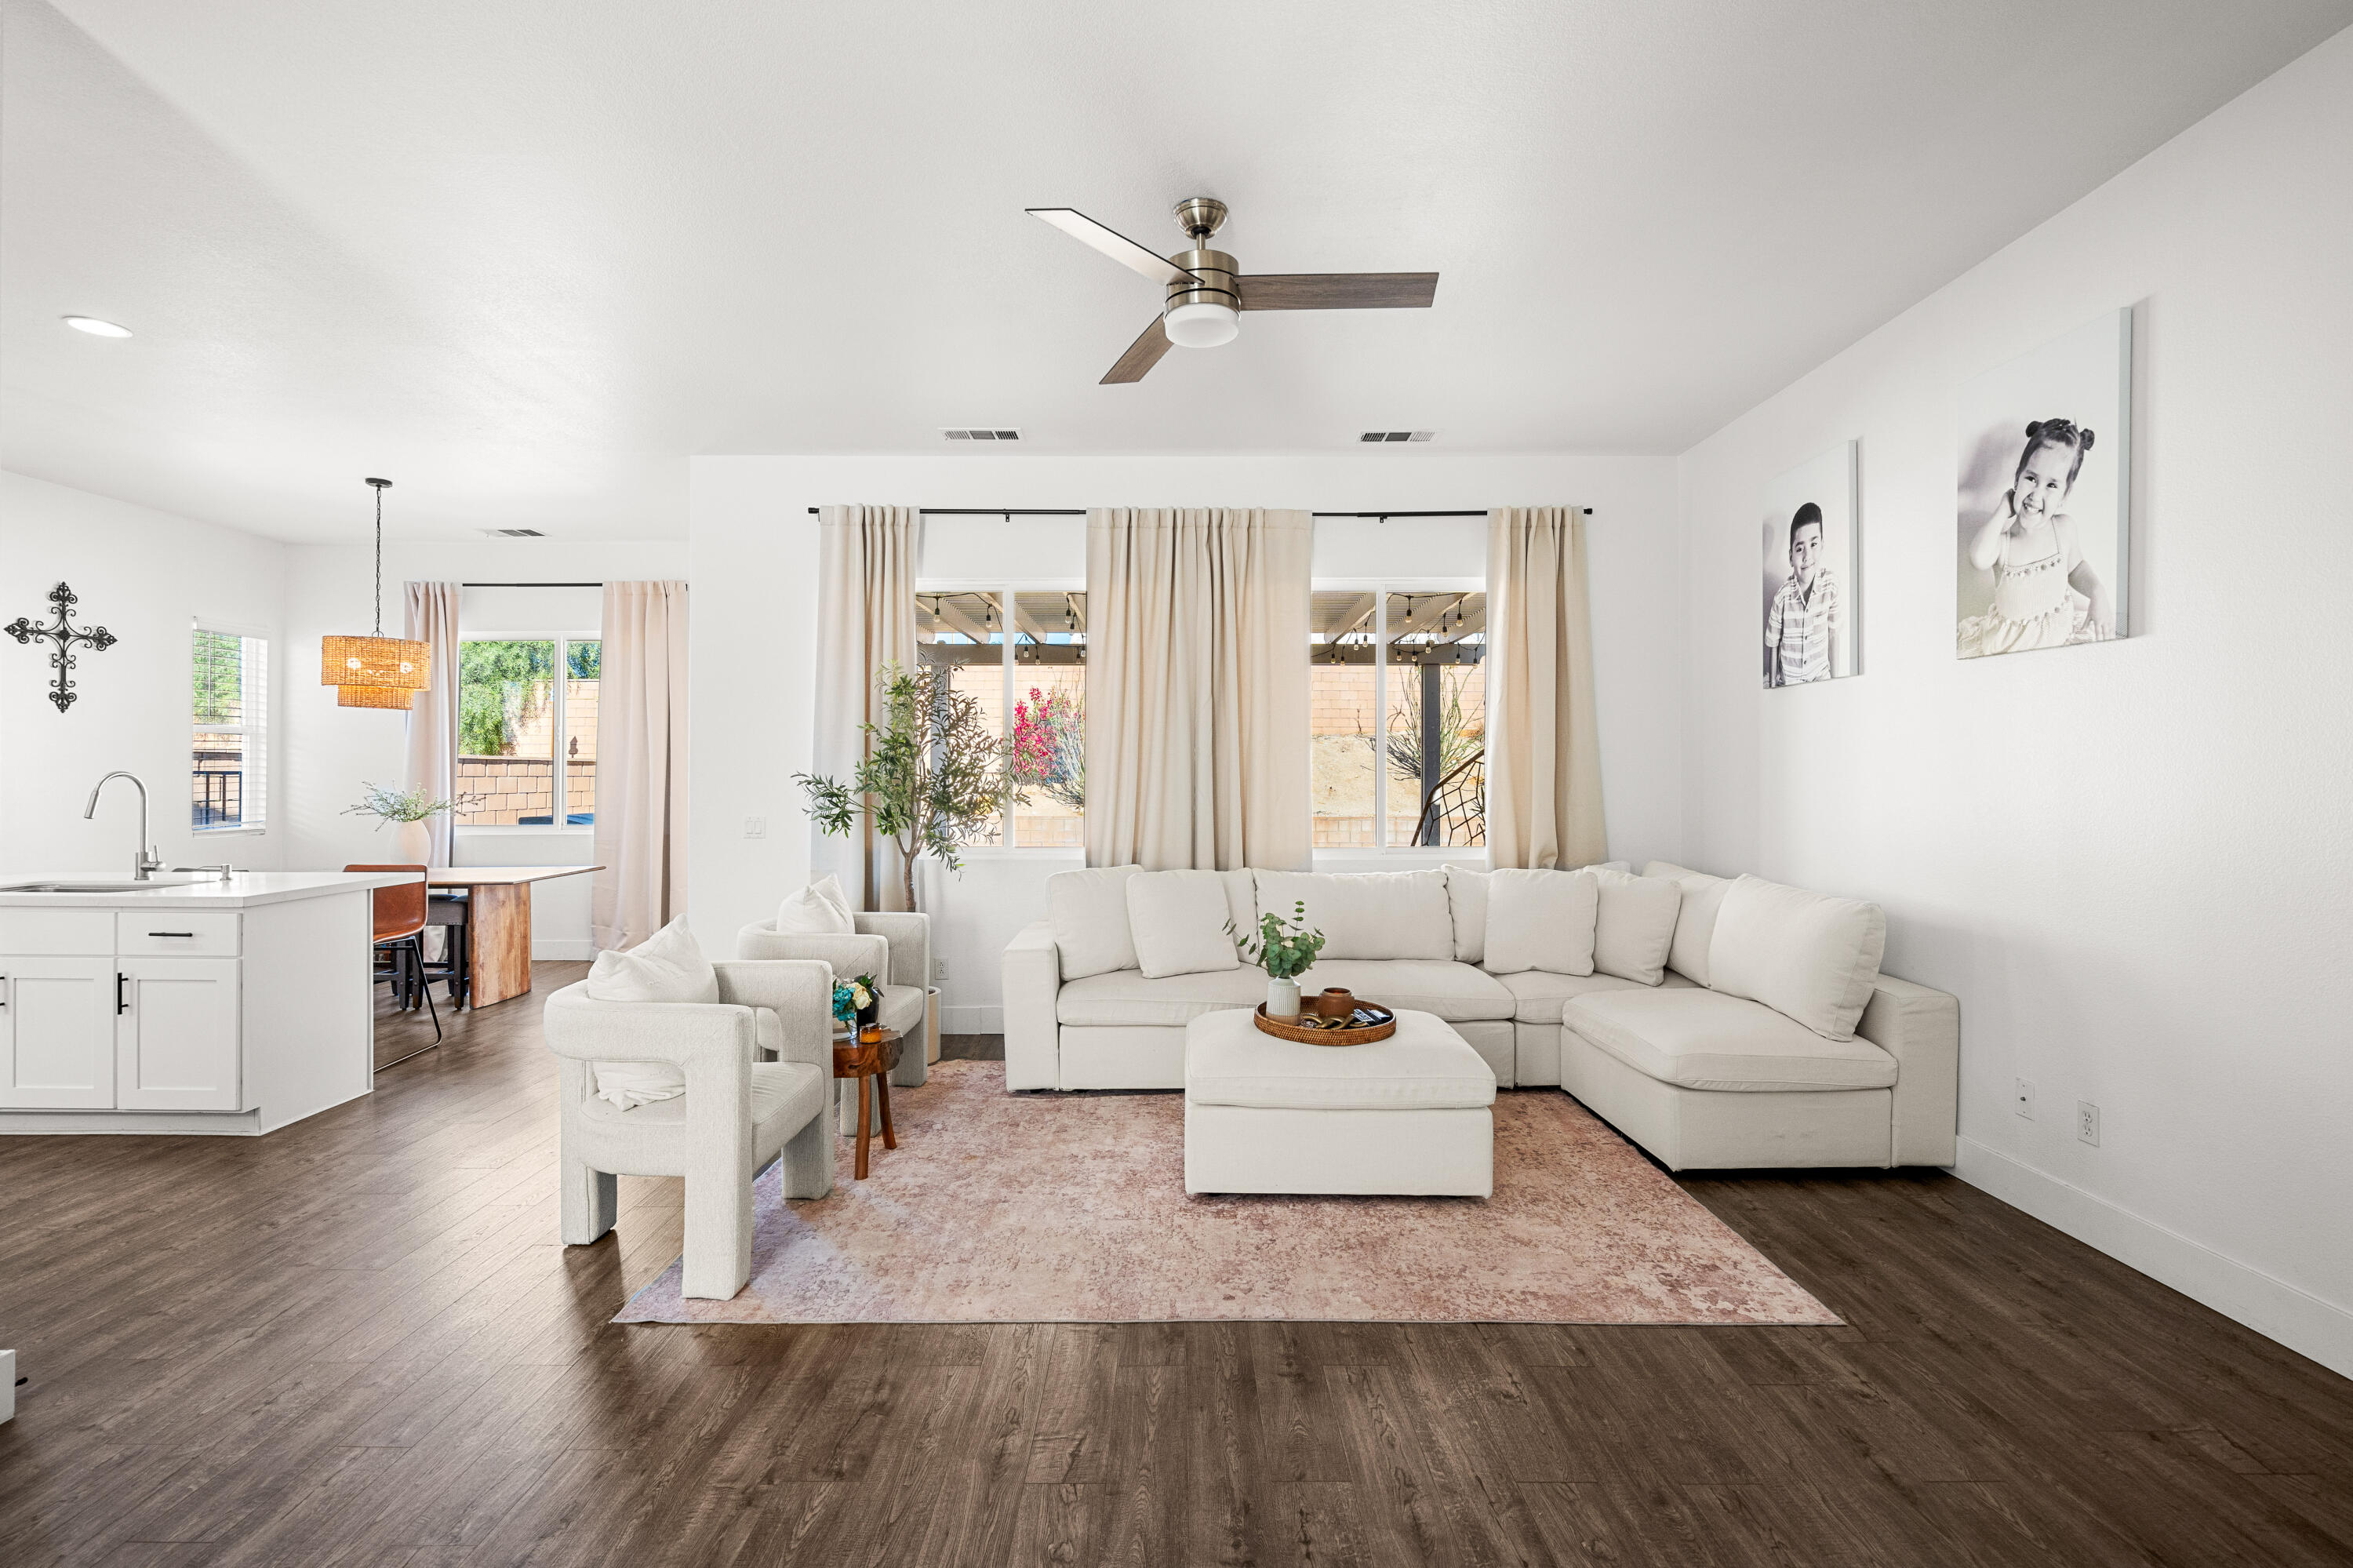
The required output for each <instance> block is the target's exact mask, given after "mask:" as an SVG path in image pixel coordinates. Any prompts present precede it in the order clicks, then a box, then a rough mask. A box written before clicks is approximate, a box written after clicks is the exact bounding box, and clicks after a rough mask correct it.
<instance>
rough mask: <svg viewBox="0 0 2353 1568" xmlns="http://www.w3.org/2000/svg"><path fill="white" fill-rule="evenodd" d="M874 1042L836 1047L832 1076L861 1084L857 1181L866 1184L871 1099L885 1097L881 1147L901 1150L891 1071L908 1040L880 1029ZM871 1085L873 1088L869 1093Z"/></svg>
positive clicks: (853, 1040)
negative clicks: (895, 1124)
mask: <svg viewBox="0 0 2353 1568" xmlns="http://www.w3.org/2000/svg"><path fill="white" fill-rule="evenodd" d="M872 1033H874V1035H875V1038H873V1039H871V1040H868V1039H862V1038H860V1037H858V1036H855V1035H852V1036H846V1037H843V1038H840V1039H837V1040H836V1041H834V1043H833V1075H834V1076H835V1077H837V1078H855V1079H857V1080H858V1165H857V1172H858V1179H859V1180H860V1181H865V1180H866V1150H867V1147H868V1139H869V1136H870V1132H871V1123H872V1121H873V1118H874V1110H875V1107H874V1105H873V1102H872V1101H871V1099H870V1095H880V1096H881V1097H882V1103H881V1112H882V1147H883V1148H885V1149H896V1148H898V1147H899V1137H898V1134H896V1133H894V1132H893V1131H892V1130H891V1076H890V1075H891V1069H892V1068H893V1067H895V1066H897V1065H899V1053H900V1051H901V1050H902V1048H903V1046H904V1044H905V1037H904V1036H902V1034H901V1033H899V1032H898V1031H897V1030H895V1029H878V1030H875V1031H873V1032H872ZM869 1085H871V1086H872V1087H871V1089H870V1088H869V1087H868V1086H869Z"/></svg>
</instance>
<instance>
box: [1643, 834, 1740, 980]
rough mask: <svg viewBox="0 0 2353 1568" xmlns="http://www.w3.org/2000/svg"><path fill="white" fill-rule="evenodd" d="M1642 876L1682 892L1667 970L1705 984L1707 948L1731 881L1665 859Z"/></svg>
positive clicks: (1650, 866)
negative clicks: (1665, 883) (1676, 887)
mask: <svg viewBox="0 0 2353 1568" xmlns="http://www.w3.org/2000/svg"><path fill="white" fill-rule="evenodd" d="M1642 874H1643V875H1644V876H1656V877H1661V878H1663V879H1665V880H1666V881H1669V882H1672V883H1673V884H1674V885H1676V886H1678V887H1680V888H1681V889H1683V904H1682V906H1680V907H1679V908H1677V909H1676V911H1675V939H1674V941H1673V943H1672V945H1670V946H1669V947H1668V948H1667V968H1668V969H1671V970H1672V971H1673V972H1674V973H1676V974H1679V975H1682V976H1683V978H1684V979H1686V980H1696V981H1698V982H1699V983H1700V984H1701V985H1705V984H1706V983H1707V945H1708V943H1709V941H1710V940H1712V939H1713V938H1715V915H1716V911H1717V910H1719V909H1721V908H1723V907H1724V895H1725V893H1726V892H1727V891H1728V890H1729V889H1730V888H1731V886H1732V878H1730V877H1728V876H1710V875H1708V874H1707V873H1705V872H1704V871H1694V870H1692V869H1691V868H1690V867H1689V866H1683V865H1677V864H1675V863H1674V862H1672V861H1667V860H1654V861H1652V862H1651V863H1649V864H1648V865H1645V866H1644V867H1642Z"/></svg>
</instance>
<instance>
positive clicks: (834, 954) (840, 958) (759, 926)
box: [735, 911, 932, 1126]
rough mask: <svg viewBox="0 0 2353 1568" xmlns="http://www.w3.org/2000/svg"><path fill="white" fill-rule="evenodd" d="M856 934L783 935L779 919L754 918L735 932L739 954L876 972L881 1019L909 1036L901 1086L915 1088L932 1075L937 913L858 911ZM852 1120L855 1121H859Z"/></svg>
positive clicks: (843, 973)
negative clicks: (934, 923)
mask: <svg viewBox="0 0 2353 1568" xmlns="http://www.w3.org/2000/svg"><path fill="white" fill-rule="evenodd" d="M851 918H852V919H853V920H855V921H856V922H857V925H858V931H857V934H856V935H854V936H851V935H847V934H845V935H841V936H809V935H807V934H802V933H795V934H793V935H789V936H779V935H778V934H777V932H776V921H774V920H773V919H771V920H760V921H755V922H754V923H753V924H752V925H749V926H746V927H744V928H743V929H742V930H741V931H739V932H737V933H736V936H735V956H736V957H737V958H739V959H818V960H819V961H821V962H823V963H826V964H829V965H831V966H832V968H833V972H834V974H835V975H836V976H837V977H841V978H847V977H849V976H850V975H872V976H874V977H875V978H876V979H877V980H881V982H882V995H881V1008H880V1010H879V1013H878V1017H877V1020H876V1022H880V1023H881V1025H882V1026H883V1027H884V1028H886V1029H895V1030H897V1031H899V1033H902V1034H903V1035H905V1036H906V1037H907V1048H906V1049H905V1050H904V1051H903V1052H902V1053H901V1054H900V1056H899V1065H897V1066H896V1067H894V1068H892V1070H891V1083H892V1086H893V1087H897V1088H913V1087H915V1086H917V1085H919V1084H921V1083H923V1081H924V1080H925V1079H926V1078H928V1077H929V1076H930V1075H931V1067H930V1055H931V1053H930V1049H929V1047H930V1042H929V1041H928V1040H927V1039H926V1038H925V1033H926V1030H927V1028H928V1023H927V1020H928V1016H929V1012H930V987H931V983H932V917H931V916H928V915H922V914H913V913H908V912H905V911H886V912H880V913H874V912H869V913H861V914H857V915H853V916H851ZM851 1125H853V1126H854V1125H855V1121H854V1119H853V1122H852V1124H851Z"/></svg>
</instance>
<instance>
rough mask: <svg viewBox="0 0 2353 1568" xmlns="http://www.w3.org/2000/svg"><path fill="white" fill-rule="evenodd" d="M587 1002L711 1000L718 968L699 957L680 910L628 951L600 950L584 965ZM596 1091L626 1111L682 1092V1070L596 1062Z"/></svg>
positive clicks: (659, 1065)
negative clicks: (676, 915) (594, 960)
mask: <svg viewBox="0 0 2353 1568" xmlns="http://www.w3.org/2000/svg"><path fill="white" fill-rule="evenodd" d="M587 984H588V999H589V1000H590V1001H647V1002H681V1001H687V1002H694V1001H702V1002H710V1001H718V1000H719V971H718V970H716V969H712V967H711V960H710V959H706V958H704V957H703V956H702V947H701V945H700V944H698V943H697V942H696V941H695V939H694V933H693V932H692V931H690V930H688V929H687V926H686V916H683V915H681V916H679V917H678V918H677V919H675V920H673V921H671V922H670V924H669V925H667V926H665V927H662V928H661V929H660V930H659V931H656V932H655V933H654V934H653V935H652V936H650V937H648V938H646V939H645V940H644V941H642V942H640V943H638V945H637V946H636V947H634V948H630V949H629V950H628V952H625V953H624V952H603V953H599V954H597V955H596V963H595V964H594V965H593V966H591V967H590V969H589V970H588V981H587ZM594 1065H595V1066H596V1096H597V1097H598V1098H599V1099H607V1100H610V1101H612V1102H613V1103H614V1104H615V1105H617V1106H618V1107H621V1108H622V1109H623V1110H630V1109H634V1108H635V1107H638V1106H641V1105H649V1104H651V1103H652V1102H653V1101H655V1100H669V1099H676V1098H677V1097H679V1096H681V1095H682V1094H684V1093H686V1073H685V1071H684V1070H683V1069H682V1068H681V1067H679V1066H678V1065H677V1064H675V1063H671V1062H598V1063H596V1064H594Z"/></svg>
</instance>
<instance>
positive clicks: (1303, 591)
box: [1086, 508, 1314, 871]
mask: <svg viewBox="0 0 2353 1568" xmlns="http://www.w3.org/2000/svg"><path fill="white" fill-rule="evenodd" d="M1313 555H1314V519H1313V518H1312V517H1310V516H1309V515H1308V514H1306V513H1304V512H1264V511H1255V510H1250V511H1229V510H1223V509H1218V508H1211V509H1207V510H1185V511H1173V510H1140V509H1136V510H1131V509H1124V508H1114V509H1112V510H1105V511H1095V512H1090V513H1089V514H1087V627H1088V632H1087V721H1086V728H1087V733H1086V758H1087V814H1086V837H1087V863H1088V864H1090V865H1127V864H1140V865H1145V866H1149V867H1151V868H1153V869H1155V870H1162V871H1166V870H1187V869H1213V870H1220V871H1228V870H1232V869H1233V868H1235V867H1237V866H1245V865H1255V866H1266V867H1269V868H1271V869H1274V870H1278V871H1283V870H1293V869H1304V868H1305V867H1306V865H1307V863H1308V859H1309V856H1310V854H1311V853H1312V852H1313V848H1314V836H1313V832H1312V830H1311V828H1310V825H1309V822H1308V800H1307V747H1308V738H1307V728H1308V712H1307V681H1308V670H1307V625H1308V622H1307V597H1308V586H1309V579H1310V576H1311V571H1312V567H1313Z"/></svg>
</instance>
